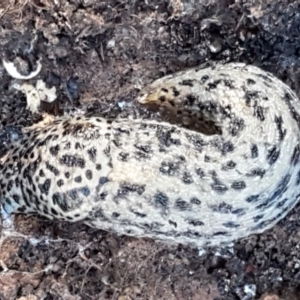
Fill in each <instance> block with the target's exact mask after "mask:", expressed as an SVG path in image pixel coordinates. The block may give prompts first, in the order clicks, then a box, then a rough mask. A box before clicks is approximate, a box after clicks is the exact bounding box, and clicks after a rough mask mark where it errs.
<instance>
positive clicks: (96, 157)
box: [0, 63, 300, 247]
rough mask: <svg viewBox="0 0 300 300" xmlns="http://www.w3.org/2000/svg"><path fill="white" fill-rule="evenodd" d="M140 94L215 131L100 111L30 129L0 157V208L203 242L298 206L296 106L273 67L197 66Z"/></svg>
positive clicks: (223, 239) (269, 221)
mask: <svg viewBox="0 0 300 300" xmlns="http://www.w3.org/2000/svg"><path fill="white" fill-rule="evenodd" d="M137 100H138V102H140V103H144V104H149V103H154V104H156V105H158V106H162V107H167V108H169V109H170V110H173V111H175V113H176V114H179V115H181V116H182V119H183V120H190V119H192V118H194V119H195V118H196V119H197V118H198V119H199V120H200V119H201V120H204V121H207V122H211V123H212V124H214V126H215V127H216V128H218V129H219V130H217V131H216V133H203V132H199V131H196V130H191V129H186V128H182V127H180V126H177V125H172V124H169V123H167V122H158V121H153V120H141V119H137V120H131V119H116V120H105V119H102V118H97V117H91V118H88V117H74V118H62V119H57V120H54V121H53V122H52V123H51V124H48V125H46V126H43V127H35V128H29V129H26V130H24V133H23V138H22V139H21V141H18V142H14V143H13V144H12V145H11V148H10V150H9V152H8V153H7V154H6V155H5V156H4V157H2V158H1V165H0V172H1V178H0V197H1V203H2V205H3V207H4V209H5V210H6V211H8V212H15V213H38V214H40V215H43V216H46V217H49V218H54V219H61V220H66V221H70V222H75V221H83V222H85V223H86V224H88V225H89V226H92V227H96V228H101V229H104V230H107V231H112V232H116V233H117V234H125V235H131V236H136V237H150V238H154V239H159V240H163V241H173V242H176V243H184V244H193V245H195V246H198V247H200V246H210V245H222V244H225V243H228V242H230V241H233V240H236V239H238V238H242V237H246V236H249V235H251V234H254V233H260V232H262V231H264V230H266V229H268V228H270V227H271V226H273V225H274V224H275V223H276V222H277V221H278V220H280V219H281V218H283V217H284V216H285V215H286V214H287V212H288V211H290V210H291V209H292V208H293V206H294V205H295V204H296V202H297V199H298V198H299V195H300V189H299V186H300V162H299V156H300V146H299V139H300V135H299V132H300V131H299V126H300V104H299V100H298V98H297V97H296V95H295V94H294V93H293V92H292V91H291V89H290V88H289V87H287V86H286V85H285V84H284V83H282V82H281V81H280V80H278V79H277V78H275V77H274V76H273V75H271V74H270V73H266V72H264V71H262V70H260V69H258V68H256V67H253V66H247V65H244V64H239V63H232V64H227V65H216V66H214V67H210V68H205V69H200V68H194V69H190V70H187V71H184V72H181V73H177V74H174V75H170V76H166V77H164V78H161V79H159V80H157V81H155V82H154V83H152V84H150V85H149V86H148V87H146V88H145V89H144V90H142V91H141V93H140V95H139V96H138V98H137Z"/></svg>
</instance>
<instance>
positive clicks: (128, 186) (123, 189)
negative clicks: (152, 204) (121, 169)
mask: <svg viewBox="0 0 300 300" xmlns="http://www.w3.org/2000/svg"><path fill="white" fill-rule="evenodd" d="M144 191H145V185H138V184H132V183H130V182H123V183H121V184H120V188H119V189H118V195H129V194H130V193H137V194H138V195H142V194H143V193H144Z"/></svg>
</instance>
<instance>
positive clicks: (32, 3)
mask: <svg viewBox="0 0 300 300" xmlns="http://www.w3.org/2000/svg"><path fill="white" fill-rule="evenodd" d="M297 2H298V3H297ZM299 55H300V3H299V1H271V0H270V1H268V0H261V1H233V0H232V1H229V0H228V1H223V0H220V1H217V2H216V1H212V0H211V1H209V0H205V1H204V0H203V1H202V0H201V1H198V0H154V1H147V0H140V1H136V0H124V1H122V0H107V1H98V0H25V1H21V0H2V1H1V3H0V56H1V58H2V59H3V58H4V59H6V60H9V61H13V62H14V63H15V65H17V66H18V67H19V70H21V71H22V72H23V73H24V74H26V73H27V74H28V73H30V72H31V70H32V69H35V68H36V66H37V62H38V60H39V59H41V63H42V71H41V72H40V73H39V75H38V76H37V77H35V78H33V79H31V80H29V83H32V84H35V82H36V81H37V80H38V79H42V80H44V81H45V82H46V83H47V86H48V87H53V86H55V87H56V89H57V93H58V95H59V97H58V100H57V101H55V102H53V103H51V104H49V103H42V105H41V109H40V111H39V112H38V113H34V114H33V113H31V112H30V111H29V110H27V109H26V106H27V104H26V97H25V96H24V94H23V93H21V92H20V91H18V90H16V89H15V88H14V86H15V85H16V84H18V83H19V82H20V81H19V80H17V79H13V78H12V77H11V76H9V75H8V73H7V72H6V71H5V69H4V67H3V66H2V64H1V65H0V75H1V81H0V94H1V97H0V153H3V152H5V146H6V142H7V134H6V133H7V130H15V131H16V132H17V128H16V127H14V126H27V125H30V124H33V123H35V122H37V121H39V120H40V119H41V118H42V113H43V112H47V113H49V114H51V115H61V114H91V113H93V114H99V115H101V116H105V117H107V116H110V117H114V116H117V115H118V116H119V115H121V116H124V117H126V116H129V115H130V116H137V115H139V116H143V117H149V118H158V117H159V116H157V114H155V113H149V112H148V111H146V110H145V109H141V108H137V107H136V105H135V104H134V102H133V99H134V97H135V95H136V94H137V92H138V90H139V88H141V87H143V86H144V85H145V84H147V83H149V82H151V81H153V80H154V79H156V78H159V77H161V76H163V75H164V74H169V73H173V72H175V71H178V70H182V69H184V68H186V67H191V66H196V65H198V64H202V63H205V62H208V63H211V62H215V61H222V62H227V61H235V62H246V63H249V64H254V65H257V66H260V67H261V68H263V69H265V70H268V71H270V72H272V73H273V74H275V75H276V76H277V77H279V78H281V79H282V80H283V81H284V82H286V83H287V84H288V85H289V86H290V87H292V88H293V90H295V91H296V92H297V93H298V95H299V94H300V76H299V70H300V68H299V65H300V61H299ZM12 126H13V127H12ZM299 216H300V206H298V207H296V208H295V209H294V210H293V211H292V212H291V213H290V214H289V215H288V217H286V218H285V219H284V220H283V221H281V222H280V223H279V224H278V225H277V226H275V228H273V229H272V230H269V231H268V232H266V233H264V234H262V235H259V236H252V237H250V238H247V239H244V240H241V241H237V242H236V243H235V244H234V245H233V247H232V249H208V250H207V251H206V252H204V251H199V250H197V249H193V248H191V247H186V246H182V245H177V246H174V245H172V246H171V245H166V244H162V243H158V242H155V241H152V240H147V239H135V238H129V237H119V236H116V235H114V234H111V233H107V232H104V231H101V230H95V229H92V228H88V227H87V226H85V225H82V224H66V223H62V222H51V221H49V220H46V219H42V218H38V217H33V216H30V217H29V216H16V218H15V220H14V230H10V229H7V228H6V227H5V226H3V227H2V229H1V238H0V299H1V300H2V299H3V300H6V299H9V300H11V299H19V300H21V299H22V300H25V299H26V300H35V299H47V300H50V299H55V300H56V299H64V300H77V299H87V300H89V299H116V300H130V299H131V300H133V299H143V300H144V299H151V300H156V299H168V300H169V299H184V300H185V299H195V300H197V299H200V300H201V299H207V300H217V299H218V300H221V299H224V300H238V299H242V300H251V299H261V300H296V299H300V251H299V249H300V230H299V228H300V227H299V223H300V221H299V220H300V218H299Z"/></svg>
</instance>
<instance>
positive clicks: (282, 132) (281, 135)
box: [275, 116, 286, 141]
mask: <svg viewBox="0 0 300 300" xmlns="http://www.w3.org/2000/svg"><path fill="white" fill-rule="evenodd" d="M275 124H276V127H277V131H278V135H279V140H280V141H283V140H284V137H285V136H286V129H283V128H282V127H283V120H282V117H281V116H280V117H278V116H275Z"/></svg>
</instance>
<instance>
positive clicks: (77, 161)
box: [59, 154, 85, 169]
mask: <svg viewBox="0 0 300 300" xmlns="http://www.w3.org/2000/svg"><path fill="white" fill-rule="evenodd" d="M59 162H60V163H61V164H62V165H65V166H67V167H78V168H81V169H83V168H84V167H85V160H84V159H83V158H82V157H80V156H78V155H68V154H64V155H63V156H62V157H61V158H60V160H59Z"/></svg>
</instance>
